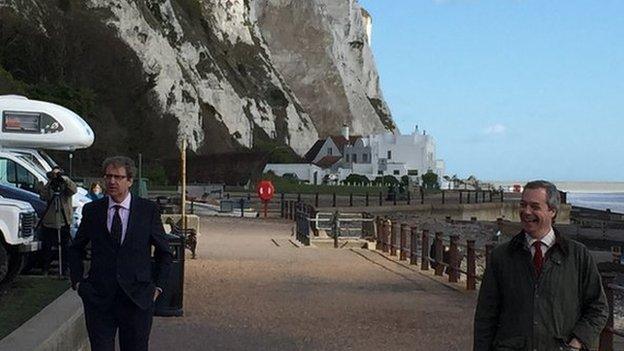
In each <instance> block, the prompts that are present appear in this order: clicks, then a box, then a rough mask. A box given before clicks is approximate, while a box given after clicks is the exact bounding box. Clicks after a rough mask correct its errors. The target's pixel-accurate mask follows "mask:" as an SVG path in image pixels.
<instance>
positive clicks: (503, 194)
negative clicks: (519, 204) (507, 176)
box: [500, 190, 505, 202]
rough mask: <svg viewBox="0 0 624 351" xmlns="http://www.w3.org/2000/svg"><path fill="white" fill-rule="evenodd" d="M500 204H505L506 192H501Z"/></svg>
mask: <svg viewBox="0 0 624 351" xmlns="http://www.w3.org/2000/svg"><path fill="white" fill-rule="evenodd" d="M500 202H505V192H504V191H502V190H501V192H500Z"/></svg>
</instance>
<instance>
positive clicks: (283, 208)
mask: <svg viewBox="0 0 624 351" xmlns="http://www.w3.org/2000/svg"><path fill="white" fill-rule="evenodd" d="M280 217H282V218H286V204H285V203H284V193H281V194H280Z"/></svg>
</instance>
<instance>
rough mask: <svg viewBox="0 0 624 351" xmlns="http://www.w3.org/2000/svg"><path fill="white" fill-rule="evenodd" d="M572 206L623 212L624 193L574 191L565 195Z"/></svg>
mask: <svg viewBox="0 0 624 351" xmlns="http://www.w3.org/2000/svg"><path fill="white" fill-rule="evenodd" d="M567 198H568V203H570V204H571V205H572V206H579V207H587V208H593V209H596V210H606V209H610V210H611V212H615V213H624V193H574V192H569V193H568V195H567Z"/></svg>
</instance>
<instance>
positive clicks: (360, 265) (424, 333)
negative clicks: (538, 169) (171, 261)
mask: <svg viewBox="0 0 624 351" xmlns="http://www.w3.org/2000/svg"><path fill="white" fill-rule="evenodd" d="M291 226H292V224H291V223H290V222H285V221H279V220H260V219H240V218H207V219H202V223H201V231H202V236H201V237H200V238H198V259H196V260H189V261H187V265H186V284H185V305H184V312H185V316H184V317H181V318H156V319H155V320H154V327H153V329H152V336H151V348H150V349H151V350H155V351H158V350H179V351H190V350H379V349H393V350H428V351H437V350H440V351H442V350H444V351H450V350H469V349H471V340H472V317H473V313H474V304H475V297H474V295H473V294H468V293H465V292H459V291H455V290H452V289H450V288H448V287H446V286H445V285H443V284H440V283H438V282H435V281H433V280H431V279H430V278H428V277H425V276H423V275H421V274H420V273H418V272H417V271H413V270H410V269H407V268H404V267H402V266H400V265H398V264H396V263H394V262H392V261H390V260H387V259H385V258H383V257H381V256H380V255H378V254H376V253H374V252H370V251H366V250H348V249H339V250H335V249H320V248H297V247H295V246H294V245H293V244H291V243H290V242H289V240H288V239H289V236H290V233H291ZM278 245H279V246H278Z"/></svg>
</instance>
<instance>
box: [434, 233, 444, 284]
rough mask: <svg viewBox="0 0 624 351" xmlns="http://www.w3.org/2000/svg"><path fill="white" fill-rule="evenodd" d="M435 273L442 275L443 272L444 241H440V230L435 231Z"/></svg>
mask: <svg viewBox="0 0 624 351" xmlns="http://www.w3.org/2000/svg"><path fill="white" fill-rule="evenodd" d="M434 243H435V257H434V258H435V275H439V276H442V275H443V274H444V265H442V264H443V263H444V262H443V261H442V258H443V257H444V242H443V241H442V232H437V233H435V239H434Z"/></svg>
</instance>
